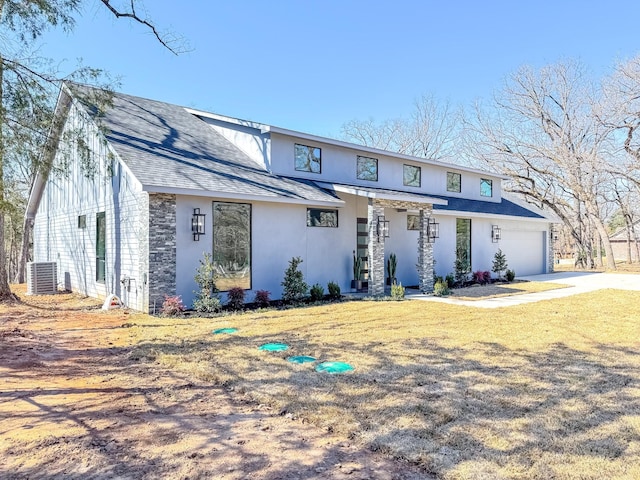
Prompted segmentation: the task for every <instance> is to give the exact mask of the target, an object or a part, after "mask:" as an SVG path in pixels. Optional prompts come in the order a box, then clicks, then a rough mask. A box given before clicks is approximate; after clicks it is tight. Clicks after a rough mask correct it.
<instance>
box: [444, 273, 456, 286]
mask: <svg viewBox="0 0 640 480" xmlns="http://www.w3.org/2000/svg"><path fill="white" fill-rule="evenodd" d="M445 280H446V281H447V287H449V288H453V285H454V284H455V283H456V277H455V275H454V274H453V273H449V274H448V275H447V276H446V277H445Z"/></svg>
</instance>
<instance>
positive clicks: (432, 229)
mask: <svg viewBox="0 0 640 480" xmlns="http://www.w3.org/2000/svg"><path fill="white" fill-rule="evenodd" d="M438 237H440V224H439V223H438V222H436V221H435V219H433V218H429V222H428V223H427V240H428V242H429V243H435V241H436V238H438Z"/></svg>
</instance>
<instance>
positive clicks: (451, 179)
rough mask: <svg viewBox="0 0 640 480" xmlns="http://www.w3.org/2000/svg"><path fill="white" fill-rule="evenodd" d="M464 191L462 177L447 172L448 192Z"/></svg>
mask: <svg viewBox="0 0 640 480" xmlns="http://www.w3.org/2000/svg"><path fill="white" fill-rule="evenodd" d="M461 191H462V175H461V174H459V173H455V172H447V192H455V193H460V192H461Z"/></svg>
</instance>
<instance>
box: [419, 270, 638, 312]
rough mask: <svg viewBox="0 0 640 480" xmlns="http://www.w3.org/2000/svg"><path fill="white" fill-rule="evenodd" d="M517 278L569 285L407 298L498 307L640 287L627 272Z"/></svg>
mask: <svg viewBox="0 0 640 480" xmlns="http://www.w3.org/2000/svg"><path fill="white" fill-rule="evenodd" d="M518 278H520V279H521V280H529V281H532V282H551V283H560V284H564V285H567V287H566V288H560V289H557V290H547V291H545V292H536V293H527V294H523V295H510V296H508V297H497V298H487V299H485V300H457V299H455V298H452V297H434V296H429V295H422V294H409V295H407V298H409V299H412V300H426V301H432V302H441V303H452V304H457V305H467V306H469V307H478V308H499V307H510V306H513V305H522V304H524V303H533V302H539V301H541V300H551V299H554V298H562V297H569V296H571V295H577V294H579V293H587V292H593V291H596V290H602V289H605V288H614V289H618V290H634V291H640V275H634V274H625V273H596V272H558V273H549V274H545V275H530V276H526V277H518Z"/></svg>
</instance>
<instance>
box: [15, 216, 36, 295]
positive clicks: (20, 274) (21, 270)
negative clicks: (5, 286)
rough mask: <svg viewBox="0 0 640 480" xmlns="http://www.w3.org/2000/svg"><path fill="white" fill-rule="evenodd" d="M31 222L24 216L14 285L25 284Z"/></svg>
mask: <svg viewBox="0 0 640 480" xmlns="http://www.w3.org/2000/svg"><path fill="white" fill-rule="evenodd" d="M32 229H33V222H32V221H31V220H30V219H28V218H27V217H26V216H25V219H24V224H23V226H22V243H21V245H20V256H19V257H18V271H17V272H16V278H15V282H16V283H24V282H26V278H25V275H26V271H27V262H28V261H29V239H30V238H31V230H32Z"/></svg>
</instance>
